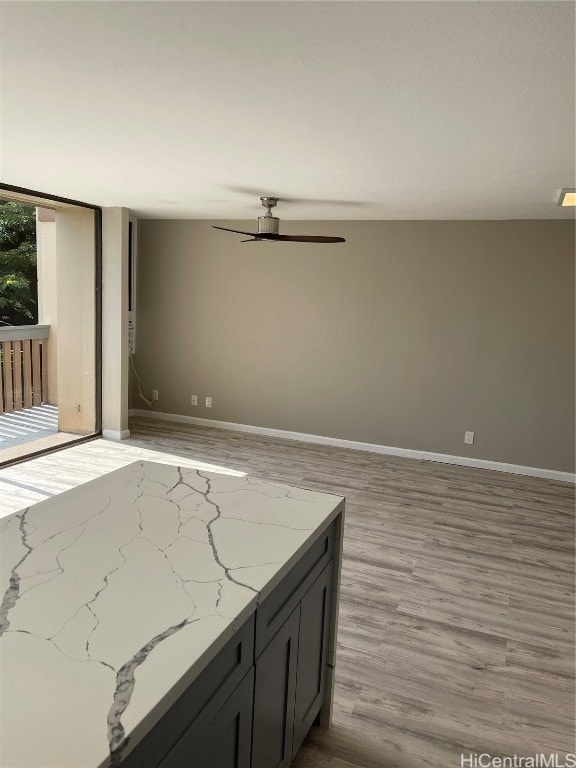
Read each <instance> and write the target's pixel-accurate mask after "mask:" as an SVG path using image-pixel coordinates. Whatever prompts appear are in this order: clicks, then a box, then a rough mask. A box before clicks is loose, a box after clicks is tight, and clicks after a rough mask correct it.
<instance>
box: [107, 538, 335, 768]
mask: <svg viewBox="0 0 576 768" xmlns="http://www.w3.org/2000/svg"><path fill="white" fill-rule="evenodd" d="M334 539H335V532H334V527H333V526H332V527H330V528H328V529H327V530H326V531H324V532H323V534H322V535H321V536H320V537H319V538H318V539H317V540H316V541H315V542H314V544H313V545H312V546H311V547H310V548H309V549H308V550H306V551H305V552H304V553H303V554H302V556H301V557H300V559H299V561H298V562H297V563H296V564H295V565H294V567H293V568H292V569H291V570H290V571H289V572H288V574H287V575H286V576H285V577H284V579H282V581H280V582H279V583H278V584H277V585H276V587H275V588H274V589H273V590H272V592H271V593H270V594H269V595H268V596H267V597H266V598H265V599H264V600H263V602H262V603H261V604H260V605H259V606H258V608H257V610H256V613H255V614H253V615H252V616H251V617H250V618H249V619H248V620H247V621H246V622H245V624H244V625H243V626H242V627H241V628H240V629H239V630H238V631H237V632H236V633H235V635H234V636H233V637H232V638H231V639H230V640H229V642H228V643H226V645H225V646H224V647H223V648H222V650H221V651H220V653H219V654H218V655H217V656H216V657H215V658H214V659H213V660H212V662H211V663H210V664H209V665H208V666H207V667H206V669H205V670H204V671H203V672H202V673H201V674H200V675H199V676H198V677H197V678H196V680H195V681H194V682H193V683H192V684H191V685H190V686H189V687H188V688H187V689H186V690H185V691H184V693H183V694H182V695H181V696H180V698H178V700H177V701H176V702H175V703H174V704H173V705H172V706H171V708H170V709H169V710H168V711H167V712H166V714H165V715H164V716H163V717H162V718H161V719H160V721H159V722H158V723H157V724H156V726H155V727H154V728H153V729H152V730H151V731H149V732H148V733H147V734H146V735H145V736H144V737H143V738H142V739H141V740H139V743H138V744H137V745H136V746H135V748H134V749H133V750H132V751H131V752H129V753H128V754H127V755H125V756H124V759H121V760H118V761H117V762H114V763H113V764H114V765H119V766H122V768H142V766H146V768H289V766H290V765H291V763H292V759H293V757H294V755H295V754H296V752H297V751H298V749H299V748H300V745H301V744H302V742H303V740H304V738H305V737H306V734H307V733H308V731H309V730H310V727H311V726H312V724H313V723H314V721H315V720H316V718H317V717H318V714H319V713H320V710H321V709H322V706H323V704H324V702H325V700H326V696H327V677H328V658H329V644H330V642H331V629H332V625H333V623H334V617H333V616H332V606H333V595H332V592H333V582H334V567H335V566H334V563H335V558H334ZM117 757H120V756H117Z"/></svg>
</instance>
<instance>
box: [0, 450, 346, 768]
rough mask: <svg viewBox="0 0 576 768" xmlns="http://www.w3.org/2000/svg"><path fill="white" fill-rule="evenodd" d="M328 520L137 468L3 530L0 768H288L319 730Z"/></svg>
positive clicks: (328, 599)
mask: <svg viewBox="0 0 576 768" xmlns="http://www.w3.org/2000/svg"><path fill="white" fill-rule="evenodd" d="M343 514H344V499H342V498H341V497H337V496H331V495H328V494H323V493H318V492H313V491H308V490H303V489H299V488H294V487H290V486H284V485H277V484H274V483H269V482H266V481H263V480H258V479H256V478H252V477H248V476H241V477H238V476H230V475H225V474H216V473H211V472H205V471H202V470H196V469H190V468H184V467H175V466H172V465H166V464H157V463H153V462H136V463H134V464H131V465H129V466H127V467H124V468H122V469H119V470H117V471H115V472H111V473H109V474H107V475H105V476H103V477H101V478H98V479H97V480H93V481H91V482H89V483H86V484H84V485H81V486H78V487H77V488H74V489H72V490H70V491H66V492H65V493H62V494H59V495H57V496H55V497H53V498H50V499H47V500H45V501H42V502H40V503H38V504H35V505H33V506H31V507H29V508H28V509H25V510H23V511H22V512H20V513H17V514H13V515H10V516H8V517H5V518H3V519H2V520H1V521H0V522H1V533H0V555H1V559H0V566H1V571H0V576H1V579H2V581H1V593H0V594H2V604H1V607H0V633H1V634H2V638H1V640H0V672H1V680H0V707H1V713H2V719H1V726H0V728H1V730H0V766H2V767H3V768H55V767H56V766H57V768H105V767H109V766H125V767H126V768H157V767H158V768H160V767H161V768H180V767H182V768H184V767H187V768H208V767H210V768H250V767H251V768H280V767H282V768H286V767H287V766H289V765H290V763H291V761H292V757H293V755H294V754H295V753H296V751H297V749H298V748H299V746H300V744H301V743H302V740H303V739H304V737H305V735H306V733H307V732H308V730H309V728H310V726H311V725H312V723H314V722H319V723H320V724H322V725H325V726H327V725H328V724H329V721H330V709H331V700H332V685H333V679H332V678H333V671H334V651H335V642H336V624H337V602H338V584H339V575H340V560H341V540H342V527H343Z"/></svg>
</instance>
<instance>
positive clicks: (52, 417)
mask: <svg viewBox="0 0 576 768" xmlns="http://www.w3.org/2000/svg"><path fill="white" fill-rule="evenodd" d="M77 439H78V435H73V434H71V433H69V432H59V431H58V408H57V407H56V406H55V405H38V406H36V407H35V408H24V409H23V410H21V411H14V412H13V413H0V466H1V465H5V464H7V463H10V462H13V461H21V460H22V459H26V458H27V457H28V456H30V455H32V454H35V453H38V452H39V451H44V450H47V449H50V448H57V447H61V446H62V445H66V444H67V443H71V442H74V441H75V440H77Z"/></svg>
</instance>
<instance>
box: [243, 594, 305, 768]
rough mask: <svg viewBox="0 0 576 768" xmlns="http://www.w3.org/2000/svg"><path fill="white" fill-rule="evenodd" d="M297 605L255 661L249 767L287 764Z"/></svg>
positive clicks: (279, 767)
mask: <svg viewBox="0 0 576 768" xmlns="http://www.w3.org/2000/svg"><path fill="white" fill-rule="evenodd" d="M299 623H300V606H297V607H296V608H295V609H294V611H293V612H292V613H291V614H290V616H289V617H288V619H286V621H285V622H284V624H283V625H282V627H281V628H280V629H279V630H278V632H277V633H276V635H274V637H273V638H272V640H271V641H270V642H269V643H268V645H267V646H266V648H265V649H264V651H263V652H262V653H261V655H260V656H259V658H258V659H257V661H256V680H255V687H254V723H253V731H252V768H288V766H289V765H290V763H291V761H292V731H293V726H294V696H295V688H296V663H297V658H298V627H299Z"/></svg>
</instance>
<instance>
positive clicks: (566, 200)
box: [558, 189, 576, 208]
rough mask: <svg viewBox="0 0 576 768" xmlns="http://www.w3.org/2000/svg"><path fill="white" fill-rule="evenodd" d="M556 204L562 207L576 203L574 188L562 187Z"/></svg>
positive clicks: (575, 190)
mask: <svg viewBox="0 0 576 768" xmlns="http://www.w3.org/2000/svg"><path fill="white" fill-rule="evenodd" d="M558 205H561V206H562V207H563V208H568V207H569V206H574V205H576V189H563V190H562V191H561V192H560V199H559V200H558Z"/></svg>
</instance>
